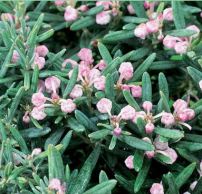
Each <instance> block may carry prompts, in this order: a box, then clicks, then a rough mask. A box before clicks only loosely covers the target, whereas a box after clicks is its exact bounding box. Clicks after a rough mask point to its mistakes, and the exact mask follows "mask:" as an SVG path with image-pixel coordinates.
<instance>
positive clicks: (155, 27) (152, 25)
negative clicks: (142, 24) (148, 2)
mask: <svg viewBox="0 0 202 194" xmlns="http://www.w3.org/2000/svg"><path fill="white" fill-rule="evenodd" d="M146 28H147V32H148V33H156V32H158V31H159V21H158V20H150V21H148V22H147V23H146Z"/></svg>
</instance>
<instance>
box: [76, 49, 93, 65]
mask: <svg viewBox="0 0 202 194" xmlns="http://www.w3.org/2000/svg"><path fill="white" fill-rule="evenodd" d="M77 56H78V57H79V58H80V60H81V61H85V62H87V63H89V65H90V64H91V63H93V61H94V60H93V54H92V51H91V50H90V49H88V48H82V49H81V50H80V51H79V53H78V54H77Z"/></svg>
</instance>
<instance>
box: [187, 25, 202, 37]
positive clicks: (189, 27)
mask: <svg viewBox="0 0 202 194" xmlns="http://www.w3.org/2000/svg"><path fill="white" fill-rule="evenodd" d="M186 29H188V30H192V31H195V32H196V34H193V35H192V36H191V37H193V38H197V37H198V36H199V34H200V29H199V28H198V27H197V26H195V25H191V26H188V27H187V28H186Z"/></svg>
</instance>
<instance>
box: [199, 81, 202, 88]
mask: <svg viewBox="0 0 202 194" xmlns="http://www.w3.org/2000/svg"><path fill="white" fill-rule="evenodd" d="M199 87H200V89H201V90H202V80H200V82H199Z"/></svg>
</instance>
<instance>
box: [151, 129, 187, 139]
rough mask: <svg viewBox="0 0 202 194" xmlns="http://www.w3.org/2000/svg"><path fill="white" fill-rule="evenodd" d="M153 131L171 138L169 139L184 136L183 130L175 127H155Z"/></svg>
mask: <svg viewBox="0 0 202 194" xmlns="http://www.w3.org/2000/svg"><path fill="white" fill-rule="evenodd" d="M154 132H155V133H156V134H158V135H161V136H163V137H167V138H171V139H181V138H183V137H184V132H183V131H180V130H177V129H166V128H160V127H156V128H155V130H154Z"/></svg>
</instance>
